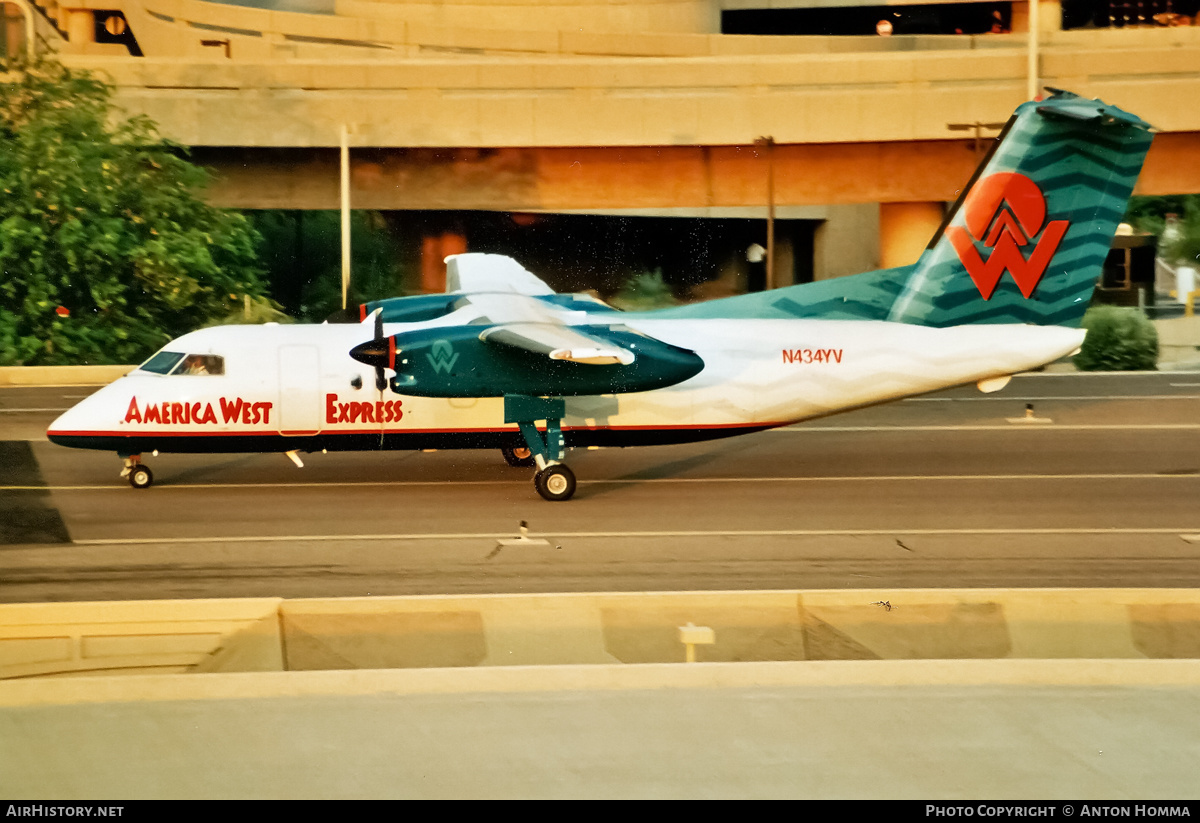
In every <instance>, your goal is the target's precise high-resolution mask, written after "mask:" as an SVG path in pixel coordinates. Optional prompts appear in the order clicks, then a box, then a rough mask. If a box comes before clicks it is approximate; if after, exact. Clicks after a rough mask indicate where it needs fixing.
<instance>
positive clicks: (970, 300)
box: [888, 90, 1151, 326]
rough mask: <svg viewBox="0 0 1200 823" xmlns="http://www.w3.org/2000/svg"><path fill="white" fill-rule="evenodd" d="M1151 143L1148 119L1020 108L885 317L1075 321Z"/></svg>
mask: <svg viewBox="0 0 1200 823" xmlns="http://www.w3.org/2000/svg"><path fill="white" fill-rule="evenodd" d="M1150 140H1151V133H1150V125H1149V124H1148V123H1146V122H1144V121H1142V120H1141V119H1139V118H1137V117H1135V116H1133V115H1131V114H1128V113H1126V112H1124V111H1121V110H1120V109H1118V108H1115V107H1113V106H1106V105H1104V104H1103V103H1101V102H1099V101H1097V100H1085V99H1083V98H1081V97H1078V96H1076V95H1074V94H1071V93H1070V92H1063V91H1057V90H1055V91H1054V93H1053V95H1052V96H1051V97H1049V98H1048V99H1046V100H1042V101H1037V102H1032V103H1025V104H1023V105H1022V106H1020V107H1019V108H1018V109H1017V111H1016V113H1015V114H1014V115H1013V117H1012V119H1011V120H1009V122H1008V125H1007V126H1005V129H1004V131H1003V132H1002V133H1001V135H1000V139H999V140H998V141H997V143H996V145H995V150H994V151H993V152H992V154H991V156H989V157H988V158H987V159H986V160H985V161H984V163H982V164H981V165H980V168H979V170H978V171H977V172H976V174H975V177H974V178H973V179H972V180H971V182H970V184H968V186H967V188H966V189H965V190H964V194H963V196H962V197H960V198H959V200H958V202H957V203H955V205H954V208H953V209H952V210H951V211H950V213H949V215H948V216H947V218H946V220H945V222H944V223H943V226H942V229H941V230H940V231H939V232H938V233H937V235H936V236H935V237H934V239H933V241H932V242H931V243H930V246H929V248H928V249H927V250H926V252H925V253H924V254H923V255H922V256H921V259H920V260H919V261H918V262H917V265H916V267H915V268H914V269H913V271H912V274H911V275H910V276H909V278H908V280H907V282H906V283H905V287H904V290H903V291H902V292H901V294H900V296H899V297H898V298H897V299H896V301H895V302H894V303H893V304H892V307H891V310H890V311H889V312H888V319H889V320H895V321H899V322H903V323H918V324H921V325H925V326H958V325H963V324H966V323H1034V324H1038V325H1050V326H1077V325H1079V321H1080V320H1081V319H1082V318H1083V313H1084V311H1085V310H1086V309H1087V306H1088V303H1089V301H1090V300H1091V296H1092V290H1093V289H1094V288H1095V285H1096V281H1097V279H1098V278H1099V277H1100V273H1101V269H1102V267H1103V265H1104V258H1105V257H1106V256H1107V254H1108V250H1109V248H1110V247H1111V246H1112V239H1113V235H1114V234H1115V232H1116V229H1117V224H1118V223H1119V222H1120V220H1121V217H1122V216H1123V215H1124V214H1125V207H1126V204H1127V203H1128V201H1129V195H1130V194H1131V193H1132V192H1133V186H1134V184H1135V183H1136V182H1137V178H1138V174H1139V173H1140V172H1141V170H1142V161H1143V160H1145V157H1146V152H1147V151H1148V150H1149V148H1150Z"/></svg>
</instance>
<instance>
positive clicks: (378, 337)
mask: <svg viewBox="0 0 1200 823" xmlns="http://www.w3.org/2000/svg"><path fill="white" fill-rule="evenodd" d="M350 356H351V357H352V358H354V359H355V360H357V361H358V362H359V363H364V364H366V365H368V366H373V367H374V369H375V388H376V389H378V390H379V391H383V390H384V389H386V388H387V377H386V375H385V374H384V371H383V370H384V369H392V370H393V371H395V369H396V340H395V338H392V337H384V336H383V312H382V311H381V310H379V309H376V310H375V337H374V339H372V340H370V341H368V342H366V343H359V344H358V345H357V346H355V347H354V348H352V349H351V350H350Z"/></svg>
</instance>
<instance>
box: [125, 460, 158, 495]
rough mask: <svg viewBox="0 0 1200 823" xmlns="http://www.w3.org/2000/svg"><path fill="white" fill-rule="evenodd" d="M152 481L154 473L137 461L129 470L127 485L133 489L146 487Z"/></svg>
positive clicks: (148, 486)
mask: <svg viewBox="0 0 1200 823" xmlns="http://www.w3.org/2000/svg"><path fill="white" fill-rule="evenodd" d="M153 482H154V474H153V473H152V472H151V471H150V470H149V469H148V468H146V467H145V466H143V465H142V464H141V463H138V464H137V465H136V466H134V467H133V468H132V469H131V470H130V472H129V485H131V486H133V487H134V488H135V489H148V488H150V484H151V483H153Z"/></svg>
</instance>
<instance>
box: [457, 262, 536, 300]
mask: <svg viewBox="0 0 1200 823" xmlns="http://www.w3.org/2000/svg"><path fill="white" fill-rule="evenodd" d="M446 291H447V292H462V293H466V294H470V293H474V292H509V293H512V294H526V295H530V296H531V297H535V296H538V295H547V294H554V289H552V288H550V287H549V286H547V285H546V284H545V283H544V282H542V280H541V279H540V278H539V277H537V276H536V275H535V274H533V273H532V272H531V271H529V270H528V269H526V268H525V267H524V266H522V265H521V264H520V263H518V262H517V261H516V260H513V259H512V258H511V257H507V256H505V255H503V254H478V253H472V254H452V255H450V256H449V257H447V258H446Z"/></svg>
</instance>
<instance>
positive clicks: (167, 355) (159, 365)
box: [138, 351, 183, 374]
mask: <svg viewBox="0 0 1200 823" xmlns="http://www.w3.org/2000/svg"><path fill="white" fill-rule="evenodd" d="M182 359H183V355H182V354H180V353H179V352H174V351H160V352H159V353H158V354H156V355H154V356H153V357H151V358H150V359H149V360H147V361H146V362H145V363H143V364H142V365H141V366H139V367H138V368H140V369H141V370H142V371H148V372H153V373H154V374H169V373H170V371H171V369H173V368H175V366H176V364H177V363H179V361H180V360H182Z"/></svg>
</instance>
